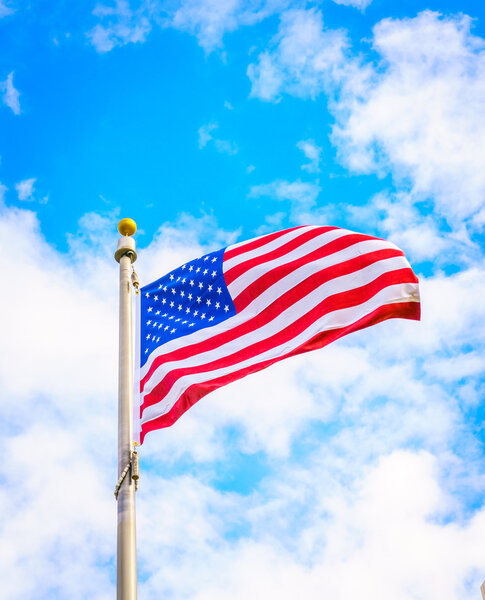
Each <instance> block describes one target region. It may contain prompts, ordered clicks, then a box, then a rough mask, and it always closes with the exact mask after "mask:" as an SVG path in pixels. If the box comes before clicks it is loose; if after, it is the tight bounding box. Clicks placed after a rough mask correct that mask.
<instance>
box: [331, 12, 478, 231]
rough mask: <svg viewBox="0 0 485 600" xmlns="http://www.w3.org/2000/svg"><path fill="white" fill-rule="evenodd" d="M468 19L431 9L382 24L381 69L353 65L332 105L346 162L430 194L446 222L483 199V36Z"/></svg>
mask: <svg viewBox="0 0 485 600" xmlns="http://www.w3.org/2000/svg"><path fill="white" fill-rule="evenodd" d="M470 25H471V19H470V18H469V17H466V16H463V15H461V16H458V17H441V16H440V15H438V14H437V13H433V12H429V11H426V12H423V13H421V14H419V15H418V16H417V17H416V18H413V19H402V20H397V19H385V20H384V21H381V22H380V23H378V24H377V25H376V26H375V28H374V40H373V46H374V49H375V50H376V51H377V52H378V53H379V55H380V57H381V64H380V65H379V68H378V69H373V70H372V72H367V74H366V75H365V76H364V77H363V76H362V72H361V71H358V70H355V71H354V75H355V77H354V76H350V77H349V78H348V80H347V81H346V82H345V86H344V90H343V93H342V95H341V97H340V99H339V100H338V102H337V103H336V104H335V105H334V106H333V110H334V111H335V112H336V114H337V125H336V127H335V129H334V136H333V139H334V141H335V142H336V143H337V144H338V146H339V148H340V153H341V158H342V160H343V161H344V162H345V164H347V165H348V166H349V167H350V168H351V169H352V170H355V171H360V172H372V171H377V172H379V171H384V172H385V171H386V170H391V171H392V173H393V174H394V176H395V177H396V179H397V180H398V181H401V182H404V183H405V182H406V181H408V182H409V185H410V187H411V191H412V193H413V194H414V195H415V197H416V199H417V200H419V199H422V198H427V197H431V198H432V199H433V200H434V202H435V205H436V207H437V210H438V211H439V213H440V214H441V215H442V216H444V217H445V218H446V219H447V220H448V222H449V224H450V225H451V226H452V227H453V228H455V227H456V226H457V224H458V226H460V224H461V222H462V220H467V219H470V218H473V216H474V215H475V214H477V213H478V211H479V210H480V209H481V208H482V207H483V199H484V197H485V158H484V153H483V152H482V146H483V139H485V125H484V123H485V108H484V107H485V83H484V82H485V41H484V40H483V39H482V38H478V37H476V36H473V35H472V34H471V33H470ZM417 39H419V40H421V42H420V43H419V44H416V43H415V40H417Z"/></svg>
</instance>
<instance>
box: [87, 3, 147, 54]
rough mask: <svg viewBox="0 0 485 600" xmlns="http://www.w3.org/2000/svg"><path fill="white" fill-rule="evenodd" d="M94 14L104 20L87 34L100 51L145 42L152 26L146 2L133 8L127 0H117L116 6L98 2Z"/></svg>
mask: <svg viewBox="0 0 485 600" xmlns="http://www.w3.org/2000/svg"><path fill="white" fill-rule="evenodd" d="M93 14H94V15H95V16H96V17H98V18H99V19H100V21H102V22H101V23H98V24H97V25H95V26H94V27H93V28H92V29H91V30H90V31H88V33H87V36H88V38H89V39H90V41H91V43H92V45H93V46H94V47H95V48H96V50H97V51H98V52H100V53H104V52H109V51H110V50H112V49H113V48H115V47H116V46H124V45H126V44H129V43H134V44H136V43H139V42H144V41H145V40H146V37H147V35H148V34H149V33H150V31H151V28H152V26H151V23H150V19H149V18H148V16H147V12H146V7H145V3H144V2H141V3H140V7H139V8H138V9H137V10H132V9H131V7H130V3H129V2H128V1H127V0H115V2H114V6H106V5H103V4H98V5H97V6H96V8H95V9H94V11H93Z"/></svg>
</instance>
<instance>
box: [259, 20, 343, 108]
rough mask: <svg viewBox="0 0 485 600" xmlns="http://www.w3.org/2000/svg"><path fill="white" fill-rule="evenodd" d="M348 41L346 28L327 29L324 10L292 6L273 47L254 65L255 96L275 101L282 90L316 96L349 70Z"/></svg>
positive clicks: (310, 96) (303, 96)
mask: <svg viewBox="0 0 485 600" xmlns="http://www.w3.org/2000/svg"><path fill="white" fill-rule="evenodd" d="M348 44H349V43H348V40H347V37H346V35H345V33H344V32H343V31H340V30H332V29H325V27H324V25H323V18H322V14H321V12H320V11H318V10H316V9H309V10H303V9H292V10H288V11H286V12H284V13H282V14H281V17H280V26H279V30H278V34H277V36H276V37H275V38H274V40H273V42H272V44H271V48H270V49H269V50H265V51H264V52H262V53H261V54H260V55H259V57H258V62H256V63H253V64H250V65H249V67H248V69H247V74H248V77H249V79H250V80H251V96H252V97H256V98H259V99H261V100H266V101H275V100H278V99H279V98H280V97H281V94H282V93H289V94H292V95H295V96H298V97H301V98H315V97H316V96H317V95H319V94H320V93H321V92H322V90H323V88H324V86H325V85H326V83H329V84H330V83H331V84H332V85H334V82H335V81H339V80H340V79H341V77H342V73H343V71H344V70H345V69H346V50H347V47H348Z"/></svg>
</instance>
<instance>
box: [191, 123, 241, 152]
mask: <svg viewBox="0 0 485 600" xmlns="http://www.w3.org/2000/svg"><path fill="white" fill-rule="evenodd" d="M217 129H219V125H218V124H217V123H214V122H212V123H208V124H207V125H202V126H201V127H199V131H198V134H199V148H200V149H202V148H205V147H206V146H207V144H209V143H210V142H212V143H213V144H214V146H215V148H216V150H217V151H218V152H220V153H221V154H228V155H229V156H232V155H234V154H237V153H238V147H237V144H236V143H235V142H230V141H228V140H222V139H220V138H215V137H214V136H213V134H212V132H213V131H215V130H217Z"/></svg>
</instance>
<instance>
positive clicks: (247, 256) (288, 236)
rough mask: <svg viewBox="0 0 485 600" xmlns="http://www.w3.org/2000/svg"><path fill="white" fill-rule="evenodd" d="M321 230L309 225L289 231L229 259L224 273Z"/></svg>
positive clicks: (223, 264)
mask: <svg viewBox="0 0 485 600" xmlns="http://www.w3.org/2000/svg"><path fill="white" fill-rule="evenodd" d="M319 228H320V226H317V225H308V226H307V227H300V228H299V229H295V230H293V231H289V232H288V233H285V234H284V235H281V236H280V237H278V238H276V239H274V240H272V241H270V242H267V243H266V244H265V245H264V246H260V247H259V248H255V249H254V250H249V251H248V252H244V253H243V254H239V255H238V256H234V257H233V258H229V259H227V260H225V261H224V262H223V263H222V268H223V271H224V273H227V271H229V269H231V268H232V267H234V266H235V265H238V264H239V263H241V262H246V261H247V260H251V259H252V258H255V257H256V256H261V254H267V253H268V252H272V251H273V250H276V248H279V247H280V246H283V245H284V244H286V243H287V242H290V241H291V240H294V239H295V238H297V237H300V235H303V234H304V233H306V232H307V231H311V230H312V229H319ZM342 231H345V229H343V230H342ZM249 241H250V242H252V241H253V240H249ZM231 248H233V246H229V247H228V248H226V252H227V251H228V250H230V249H231Z"/></svg>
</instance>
